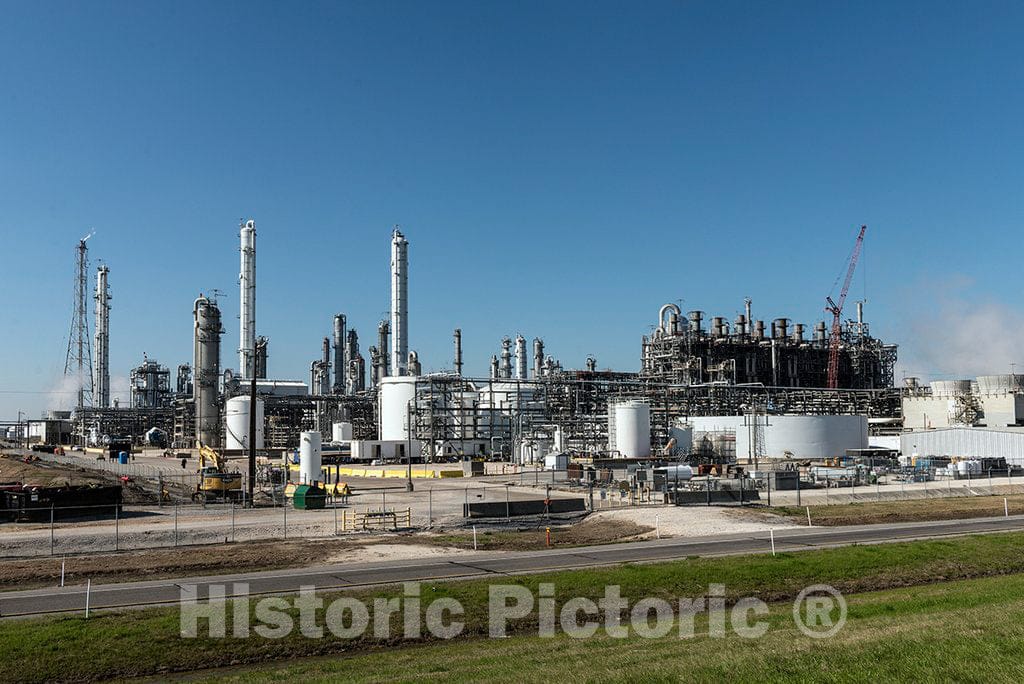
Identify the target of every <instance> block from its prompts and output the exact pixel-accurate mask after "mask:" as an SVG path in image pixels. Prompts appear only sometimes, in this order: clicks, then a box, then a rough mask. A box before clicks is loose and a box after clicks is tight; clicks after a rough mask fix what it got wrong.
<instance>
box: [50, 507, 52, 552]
mask: <svg viewBox="0 0 1024 684" xmlns="http://www.w3.org/2000/svg"><path fill="white" fill-rule="evenodd" d="M50 555H51V556H52V555H53V504H50Z"/></svg>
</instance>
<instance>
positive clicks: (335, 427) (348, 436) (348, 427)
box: [331, 421, 352, 442]
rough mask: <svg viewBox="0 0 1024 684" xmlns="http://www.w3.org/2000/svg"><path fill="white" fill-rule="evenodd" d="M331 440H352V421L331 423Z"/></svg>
mask: <svg viewBox="0 0 1024 684" xmlns="http://www.w3.org/2000/svg"><path fill="white" fill-rule="evenodd" d="M331 441H332V442H350V441H352V423H349V422H346V421H342V422H340V423H334V424H332V425H331Z"/></svg>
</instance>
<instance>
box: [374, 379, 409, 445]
mask: <svg viewBox="0 0 1024 684" xmlns="http://www.w3.org/2000/svg"><path fill="white" fill-rule="evenodd" d="M415 397H416V378H415V377H414V376H408V375H406V376H391V377H387V378H383V379H382V380H381V381H380V438H381V439H382V440H383V441H385V442H400V441H403V440H406V439H408V438H409V431H408V416H409V402H410V401H412V400H413V399H414V398H415Z"/></svg>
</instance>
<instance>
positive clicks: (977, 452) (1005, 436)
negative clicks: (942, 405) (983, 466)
mask: <svg viewBox="0 0 1024 684" xmlns="http://www.w3.org/2000/svg"><path fill="white" fill-rule="evenodd" d="M900 451H902V452H903V455H904V456H909V455H912V454H917V455H919V456H956V457H957V458H966V459H975V458H1005V459H1006V462H1007V463H1010V464H1012V465H1024V428H1010V427H1005V428H983V427H950V428H941V429H938V430H923V431H921V432H907V433H904V434H902V435H900Z"/></svg>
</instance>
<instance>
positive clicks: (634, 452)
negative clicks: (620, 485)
mask: <svg viewBox="0 0 1024 684" xmlns="http://www.w3.org/2000/svg"><path fill="white" fill-rule="evenodd" d="M614 410H615V450H616V451H618V452H619V454H620V455H621V456H622V457H623V458H644V457H647V456H650V455H651V405H650V404H648V403H647V402H646V401H636V400H627V401H620V402H616V403H615V404H614Z"/></svg>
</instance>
